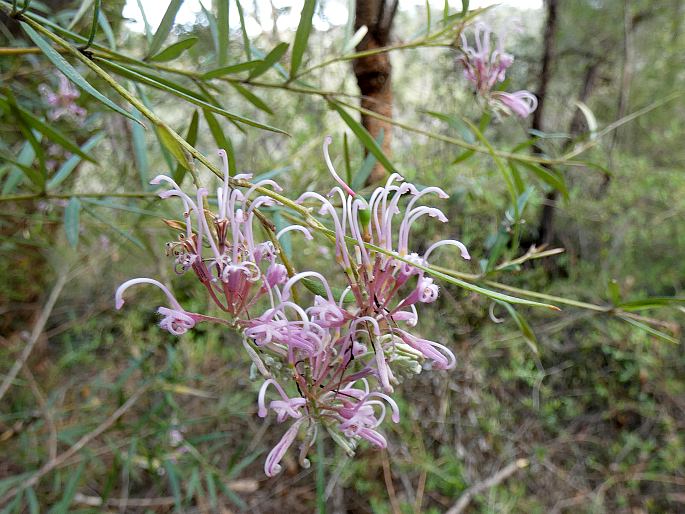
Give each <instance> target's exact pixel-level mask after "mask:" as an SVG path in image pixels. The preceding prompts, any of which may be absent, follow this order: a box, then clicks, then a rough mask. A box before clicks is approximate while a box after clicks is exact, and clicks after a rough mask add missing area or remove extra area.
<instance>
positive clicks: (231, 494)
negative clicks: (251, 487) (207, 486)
mask: <svg viewBox="0 0 685 514" xmlns="http://www.w3.org/2000/svg"><path fill="white" fill-rule="evenodd" d="M219 488H220V489H221V491H222V492H223V493H224V494H225V495H226V497H227V498H228V499H229V500H231V501H232V502H233V503H234V504H235V505H236V506H237V507H238V508H239V509H240V510H241V511H245V510H247V508H248V507H247V503H245V500H243V499H242V498H241V497H240V496H238V495H237V494H236V493H235V492H234V491H231V489H230V488H229V487H228V486H227V485H226V484H224V482H223V480H219Z"/></svg>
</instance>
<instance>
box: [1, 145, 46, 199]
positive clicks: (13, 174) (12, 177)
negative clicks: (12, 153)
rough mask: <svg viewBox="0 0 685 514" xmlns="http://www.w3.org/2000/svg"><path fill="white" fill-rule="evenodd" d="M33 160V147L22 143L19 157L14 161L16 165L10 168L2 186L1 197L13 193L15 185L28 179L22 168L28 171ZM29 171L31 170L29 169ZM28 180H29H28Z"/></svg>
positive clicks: (34, 156)
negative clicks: (24, 178) (25, 178)
mask: <svg viewBox="0 0 685 514" xmlns="http://www.w3.org/2000/svg"><path fill="white" fill-rule="evenodd" d="M39 135H40V134H39ZM35 158H36V152H35V151H34V150H33V146H31V143H30V142H29V141H26V142H25V143H24V146H22V147H21V150H20V151H19V155H18V156H17V159H16V164H15V165H13V167H11V168H10V169H11V171H10V174H9V176H8V177H7V180H5V183H4V184H3V185H2V194H3V195H8V194H10V193H12V192H14V189H15V188H16V187H17V184H19V183H20V182H21V179H22V177H24V176H26V177H27V178H28V175H27V174H26V171H25V170H24V169H23V168H24V167H28V168H29V169H31V168H30V166H31V164H32V163H33V161H34V160H35ZM8 162H9V161H8ZM31 171H33V170H32V169H31ZM29 180H31V179H30V178H29ZM31 182H33V181H31Z"/></svg>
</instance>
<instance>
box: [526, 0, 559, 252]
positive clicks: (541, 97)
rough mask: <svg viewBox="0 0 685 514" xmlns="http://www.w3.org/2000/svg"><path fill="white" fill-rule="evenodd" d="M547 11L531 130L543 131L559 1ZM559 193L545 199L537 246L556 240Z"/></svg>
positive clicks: (547, 6)
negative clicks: (555, 205) (555, 206)
mask: <svg viewBox="0 0 685 514" xmlns="http://www.w3.org/2000/svg"><path fill="white" fill-rule="evenodd" d="M545 10H546V11H547V15H546V23H545V33H544V36H543V39H542V44H543V52H542V70H541V72H540V82H539V83H538V88H537V91H536V96H537V98H538V108H537V109H536V110H535V112H534V113H533V119H532V122H531V128H533V129H535V130H539V131H542V130H544V129H543V123H542V121H543V115H544V110H545V100H546V98H547V89H548V87H549V82H550V78H551V75H552V64H553V60H554V42H555V39H556V32H557V12H558V10H557V0H546V1H545ZM533 150H534V151H535V152H536V153H541V152H540V149H539V148H538V147H537V146H536V147H534V149H533ZM557 195H558V192H557V191H556V190H553V191H551V192H550V193H548V194H547V196H546V197H545V202H544V204H543V206H542V212H541V213H540V225H539V226H538V238H537V241H536V243H537V245H542V244H549V243H551V242H552V241H553V240H554V203H555V202H556V200H557Z"/></svg>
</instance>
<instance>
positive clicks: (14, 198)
mask: <svg viewBox="0 0 685 514" xmlns="http://www.w3.org/2000/svg"><path fill="white" fill-rule="evenodd" d="M156 196H157V193H154V192H151V191H139V192H135V193H88V192H83V193H49V192H45V193H27V194H18V195H5V196H0V203H1V202H23V201H27V200H37V199H39V198H59V199H69V198H108V197H112V198H151V197H156Z"/></svg>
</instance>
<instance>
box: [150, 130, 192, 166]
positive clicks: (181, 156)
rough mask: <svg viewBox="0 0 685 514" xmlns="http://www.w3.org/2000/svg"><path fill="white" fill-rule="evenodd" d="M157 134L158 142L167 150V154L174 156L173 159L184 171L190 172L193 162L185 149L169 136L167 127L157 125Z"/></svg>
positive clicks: (169, 132)
mask: <svg viewBox="0 0 685 514" xmlns="http://www.w3.org/2000/svg"><path fill="white" fill-rule="evenodd" d="M157 133H158V134H159V140H160V141H161V143H162V144H163V145H164V147H165V148H166V149H167V150H169V153H170V154H171V155H173V156H174V159H176V161H177V162H178V163H179V164H180V165H181V166H183V167H184V168H185V169H187V170H190V169H192V167H193V160H192V157H191V156H190V154H188V152H187V151H186V149H185V148H183V147H182V146H181V143H179V142H178V141H177V140H176V138H175V137H174V136H173V135H172V134H171V131H170V130H169V127H167V126H166V125H163V124H158V125H157Z"/></svg>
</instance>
